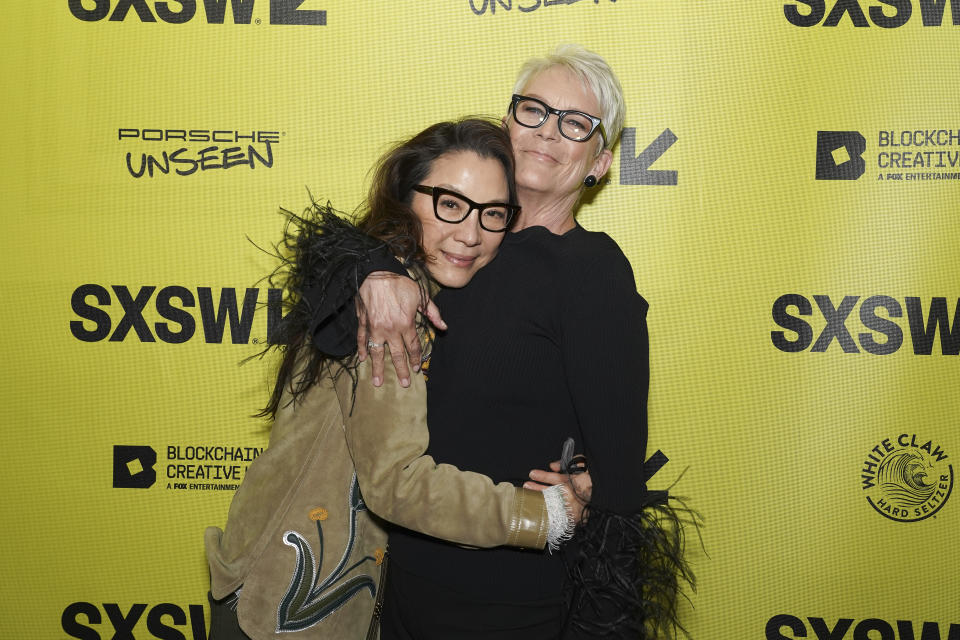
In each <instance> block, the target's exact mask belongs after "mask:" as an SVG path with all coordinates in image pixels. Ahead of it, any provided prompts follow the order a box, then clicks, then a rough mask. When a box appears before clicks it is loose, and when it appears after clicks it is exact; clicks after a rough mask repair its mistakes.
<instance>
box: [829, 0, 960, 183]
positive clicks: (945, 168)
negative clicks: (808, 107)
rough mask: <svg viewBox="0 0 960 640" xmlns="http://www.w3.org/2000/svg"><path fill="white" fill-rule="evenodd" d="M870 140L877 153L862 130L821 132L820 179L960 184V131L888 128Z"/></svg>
mask: <svg viewBox="0 0 960 640" xmlns="http://www.w3.org/2000/svg"><path fill="white" fill-rule="evenodd" d="M958 2H960V0H958ZM871 139H872V140H875V141H876V150H875V151H873V150H871V149H870V147H869V145H868V143H867V137H866V136H864V134H863V133H861V132H860V131H817V155H816V161H817V162H816V179H817V180H859V179H860V178H861V177H862V176H863V175H864V174H865V173H867V170H868V169H869V168H872V169H873V173H874V175H875V176H876V177H875V178H874V180H875V181H877V182H894V183H898V184H899V183H905V182H942V181H945V180H953V181H960V129H941V128H931V127H925V128H914V129H883V130H880V131H876V132H873V133H872V134H871Z"/></svg>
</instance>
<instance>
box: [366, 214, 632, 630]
mask: <svg viewBox="0 0 960 640" xmlns="http://www.w3.org/2000/svg"><path fill="white" fill-rule="evenodd" d="M436 301H437V304H438V305H439V306H440V308H441V312H442V314H443V317H444V320H446V322H447V324H448V326H449V327H450V328H449V330H448V331H447V332H445V333H443V334H441V335H438V337H437V339H436V341H435V343H434V346H433V353H432V356H431V360H430V364H429V373H428V375H429V378H428V382H427V388H428V401H427V403H428V420H429V426H430V448H429V451H428V453H429V454H430V455H432V456H433V457H434V459H436V460H438V461H442V462H445V463H450V464H454V465H457V466H459V467H460V468H461V469H469V470H471V471H477V472H479V473H484V474H487V475H489V476H490V477H491V478H492V479H493V480H494V481H495V482H500V481H504V480H506V481H511V482H514V483H516V484H520V483H522V482H523V481H524V480H526V479H527V473H528V471H529V470H530V469H531V468H546V465H547V463H548V462H550V461H551V460H556V459H558V458H559V456H560V449H561V446H562V444H563V441H564V440H565V439H566V438H567V437H571V436H572V437H573V438H574V439H575V440H576V443H577V451H578V452H582V453H584V454H585V455H586V456H587V459H588V460H589V465H590V470H591V475H592V478H593V499H592V502H591V507H592V508H594V509H596V511H597V512H598V513H600V512H609V513H614V514H629V513H633V512H637V511H639V510H640V509H641V507H642V506H643V504H644V503H645V501H647V500H648V496H647V495H646V492H645V490H644V482H643V470H642V465H643V461H644V449H645V446H646V437H647V428H646V400H647V386H648V347H647V328H646V320H645V318H646V311H647V303H646V301H645V300H644V299H643V298H642V297H641V296H640V295H639V294H638V293H637V291H636V286H635V284H634V279H633V272H632V269H631V267H630V264H629V262H628V261H627V260H626V258H625V257H624V255H623V253H622V252H621V251H620V249H619V247H618V246H617V245H616V243H615V242H614V241H613V240H612V239H610V238H609V237H608V236H607V235H606V234H603V233H593V232H588V231H586V230H584V229H583V228H581V227H579V226H578V227H575V228H574V229H572V230H571V231H569V232H568V233H566V234H563V235H554V234H553V233H551V232H550V231H548V230H547V229H546V228H544V227H531V228H527V229H524V230H522V231H519V232H516V233H508V234H507V236H506V238H505V239H504V242H503V244H502V246H501V249H500V254H499V255H498V256H497V258H496V259H495V260H493V261H492V263H491V264H490V265H488V266H487V267H486V268H484V269H482V270H480V271H479V272H478V273H477V275H476V276H475V277H474V279H473V280H472V281H471V282H470V284H469V285H468V286H467V287H465V288H463V289H448V290H444V291H443V292H442V293H441V294H439V295H438V297H437V299H436ZM578 537H579V536H578ZM576 545H577V542H576V538H575V540H574V541H572V542H571V543H568V544H567V545H565V546H564V549H563V552H562V553H554V554H550V553H547V552H540V553H537V552H530V551H522V550H513V549H505V548H504V549H488V550H476V549H465V548H462V547H459V546H456V545H452V544H449V543H446V542H443V541H440V540H436V539H433V538H428V537H426V536H422V535H420V534H417V533H414V532H411V531H407V530H397V531H396V532H395V533H392V534H391V536H390V557H391V560H390V563H391V564H390V572H389V574H388V580H387V581H388V588H387V592H386V594H387V598H386V613H385V623H384V628H383V638H384V640H389V639H390V638H418V639H420V638H424V639H426V638H444V639H446V638H497V639H504V638H512V637H516V638H524V639H525V640H526V639H534V638H558V637H561V635H563V637H572V635H573V634H572V633H571V629H570V628H569V626H570V625H569V624H568V623H569V621H568V620H567V617H568V616H567V611H568V603H569V596H570V588H569V587H570V585H569V583H567V582H566V573H567V571H566V566H565V563H567V562H569V560H570V557H571V555H575V554H576V551H577V548H576ZM602 610H603V607H602V606H601V607H600V611H602ZM565 626H566V627H568V629H567V632H562V630H563V629H564V627H565Z"/></svg>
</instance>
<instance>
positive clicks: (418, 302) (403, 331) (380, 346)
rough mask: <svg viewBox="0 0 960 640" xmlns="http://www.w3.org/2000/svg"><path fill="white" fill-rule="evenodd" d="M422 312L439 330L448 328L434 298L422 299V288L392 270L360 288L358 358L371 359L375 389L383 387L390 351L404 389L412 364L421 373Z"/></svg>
mask: <svg viewBox="0 0 960 640" xmlns="http://www.w3.org/2000/svg"><path fill="white" fill-rule="evenodd" d="M418 310H419V311H421V312H422V313H423V314H424V315H426V316H427V318H428V319H429V320H430V322H432V323H433V324H434V326H436V327H437V328H438V329H446V328H447V325H446V323H444V321H443V318H441V317H440V310H439V309H438V308H437V305H435V304H434V303H433V301H432V300H430V299H422V298H421V292H420V287H419V286H418V285H417V283H416V282H414V281H413V280H412V279H410V278H407V277H405V276H401V275H397V274H395V273H390V272H389V271H374V272H373V273H371V274H370V275H368V276H367V277H366V279H365V280H364V281H363V284H361V285H360V295H359V296H358V297H357V318H358V320H359V329H358V330H357V356H358V358H359V360H360V361H361V362H363V361H364V360H366V358H367V356H368V355H369V356H370V368H371V370H372V373H373V375H372V378H373V386H375V387H379V386H380V385H381V384H383V372H384V365H383V362H384V359H385V354H386V352H387V351H389V352H390V359H391V360H392V361H393V368H394V370H395V371H396V373H397V378H398V379H399V380H400V384H401V386H404V387H407V386H410V368H409V367H408V366H407V363H408V362H409V366H410V367H413V370H414V371H419V370H420V357H421V355H422V354H421V350H420V340H419V338H418V337H417V326H416V319H417V311H418ZM368 344H369V347H368Z"/></svg>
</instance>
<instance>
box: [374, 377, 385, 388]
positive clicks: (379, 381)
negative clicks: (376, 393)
mask: <svg viewBox="0 0 960 640" xmlns="http://www.w3.org/2000/svg"><path fill="white" fill-rule="evenodd" d="M382 383H383V380H381V379H380V378H378V377H377V376H373V386H375V387H379V386H380V385H381V384H382Z"/></svg>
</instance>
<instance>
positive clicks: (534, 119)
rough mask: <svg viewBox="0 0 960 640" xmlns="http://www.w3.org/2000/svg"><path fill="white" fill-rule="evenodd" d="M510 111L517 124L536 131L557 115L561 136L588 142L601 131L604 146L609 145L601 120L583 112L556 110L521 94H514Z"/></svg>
mask: <svg viewBox="0 0 960 640" xmlns="http://www.w3.org/2000/svg"><path fill="white" fill-rule="evenodd" d="M510 110H511V111H512V112H513V119H514V120H516V121H517V124H520V125H523V126H524V127H530V128H531V129H536V128H537V127H539V126H541V125H542V124H543V123H544V122H546V121H547V118H549V117H550V115H551V114H553V115H556V116H557V118H558V119H559V122H560V135H562V136H563V137H564V138H567V139H568V140H575V141H576V142H586V141H587V140H589V139H590V138H591V136H593V134H594V132H595V131H600V137H602V138H603V144H604V146H606V144H607V132H606V131H604V129H603V124H602V123H601V121H600V118H597V117H596V116H592V115H590V114H589V113H584V112H583V111H574V110H573V109H554V108H553V107H551V106H550V105H548V104H547V103H546V102H544V101H543V100H537V99H536V98H528V97H527V96H521V95H520V94H517V93H515V94H513V98H511V100H510Z"/></svg>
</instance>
